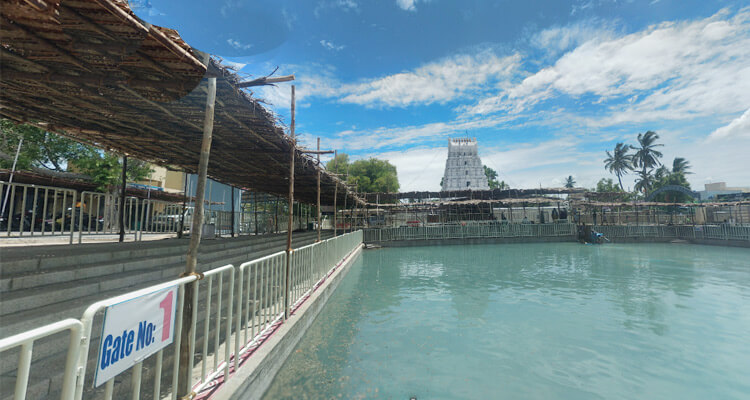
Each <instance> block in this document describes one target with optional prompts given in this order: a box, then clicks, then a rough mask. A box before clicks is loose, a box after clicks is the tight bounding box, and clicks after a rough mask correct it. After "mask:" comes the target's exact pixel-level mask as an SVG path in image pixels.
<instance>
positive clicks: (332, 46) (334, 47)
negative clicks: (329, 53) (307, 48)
mask: <svg viewBox="0 0 750 400" xmlns="http://www.w3.org/2000/svg"><path fill="white" fill-rule="evenodd" d="M320 45H321V46H323V47H324V48H326V49H327V50H333V51H340V50H344V48H345V47H346V46H343V45H341V46H338V45H336V44H334V43H333V42H331V41H328V40H325V39H324V40H321V41H320Z"/></svg>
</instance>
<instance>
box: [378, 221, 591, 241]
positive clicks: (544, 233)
mask: <svg viewBox="0 0 750 400" xmlns="http://www.w3.org/2000/svg"><path fill="white" fill-rule="evenodd" d="M575 234H576V226H575V224H570V223H559V224H511V223H466V224H442V225H434V226H415V227H409V226H402V227H398V228H382V229H365V231H364V239H365V242H383V241H393V240H430V239H470V238H519V237H557V236H572V235H575Z"/></svg>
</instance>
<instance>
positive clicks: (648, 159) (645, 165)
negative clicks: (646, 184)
mask: <svg viewBox="0 0 750 400" xmlns="http://www.w3.org/2000/svg"><path fill="white" fill-rule="evenodd" d="M656 139H659V135H658V134H657V133H656V132H654V131H648V132H646V133H639V134H638V144H639V145H640V147H634V146H630V147H631V148H632V149H633V150H635V154H633V166H634V167H638V168H641V172H642V175H643V174H645V173H646V170H648V169H651V168H654V167H657V166H659V165H661V162H660V161H659V158H661V156H662V154H661V152H660V151H657V150H656V149H655V148H656V147H660V146H663V144H657V143H656Z"/></svg>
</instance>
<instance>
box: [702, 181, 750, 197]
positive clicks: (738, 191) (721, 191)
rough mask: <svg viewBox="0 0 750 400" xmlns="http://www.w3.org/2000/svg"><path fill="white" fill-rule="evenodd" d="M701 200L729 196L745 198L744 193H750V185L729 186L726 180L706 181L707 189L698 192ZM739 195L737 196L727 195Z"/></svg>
mask: <svg viewBox="0 0 750 400" xmlns="http://www.w3.org/2000/svg"><path fill="white" fill-rule="evenodd" d="M698 193H699V194H700V196H701V200H704V201H705V200H720V198H719V196H721V198H723V199H725V200H726V199H729V198H743V197H744V196H743V195H742V194H743V193H750V187H728V186H727V183H726V182H714V183H706V184H705V190H701V191H699V192H698ZM727 195H737V196H727Z"/></svg>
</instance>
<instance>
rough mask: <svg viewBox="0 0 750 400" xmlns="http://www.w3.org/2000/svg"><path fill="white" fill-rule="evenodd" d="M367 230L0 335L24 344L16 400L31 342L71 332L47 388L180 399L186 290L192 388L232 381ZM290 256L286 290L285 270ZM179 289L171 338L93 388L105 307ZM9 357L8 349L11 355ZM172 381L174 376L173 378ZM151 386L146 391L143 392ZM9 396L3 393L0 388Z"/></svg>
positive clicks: (75, 395) (7, 346)
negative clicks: (61, 364)
mask: <svg viewBox="0 0 750 400" xmlns="http://www.w3.org/2000/svg"><path fill="white" fill-rule="evenodd" d="M362 239H363V233H362V231H356V232H353V233H349V234H346V235H342V236H338V237H334V238H331V239H328V240H324V241H321V242H318V243H315V244H311V245H308V246H304V247H302V248H299V249H296V250H294V251H293V252H291V254H290V255H287V253H286V252H279V253H276V254H272V255H270V256H266V257H263V258H260V259H257V260H253V261H249V262H246V263H243V264H242V265H240V267H239V268H235V267H234V266H233V265H231V264H228V265H225V266H223V267H220V268H216V269H213V270H210V271H208V272H206V273H205V274H204V276H203V279H201V280H198V277H197V276H194V275H193V276H188V277H184V278H180V279H175V280H172V281H169V282H165V283H162V284H159V285H155V286H151V287H149V288H145V289H141V290H138V291H134V292H130V293H126V294H123V295H120V296H116V297H113V298H110V299H107V300H102V301H99V302H96V303H94V304H92V305H91V306H89V307H88V308H87V309H86V311H85V312H84V314H83V316H82V318H81V320H80V321H79V320H75V319H68V320H64V321H60V322H58V323H54V324H50V325H47V326H44V327H41V328H38V329H34V330H31V331H27V332H24V333H21V334H18V335H15V336H12V337H9V338H5V339H2V340H0V353H4V352H6V351H8V350H14V349H17V348H18V347H21V352H20V355H19V361H18V367H17V374H16V376H17V378H16V382H15V392H14V399H16V400H23V399H25V398H26V387H27V384H28V377H29V370H30V368H33V364H32V357H31V356H32V348H33V343H34V341H37V340H40V339H45V338H49V337H50V336H52V335H55V334H58V333H59V332H61V331H64V330H69V331H70V340H69V344H68V347H67V352H68V353H67V358H66V360H67V361H66V363H65V371H64V375H63V379H62V387H61V388H57V389H55V388H50V392H51V393H57V392H59V393H60V398H61V399H64V400H69V399H76V400H80V399H83V398H104V399H107V400H109V399H112V398H114V397H117V398H125V397H127V398H132V399H139V398H152V399H176V398H177V392H176V390H174V389H175V388H176V386H177V377H178V371H179V370H180V357H179V354H178V349H179V348H180V346H181V330H182V322H183V305H184V301H185V291H186V290H192V294H193V296H192V302H193V303H192V329H191V332H192V333H191V335H190V337H189V340H190V344H191V348H192V349H193V354H191V355H190V356H189V358H188V363H189V365H188V370H189V371H191V372H192V374H191V376H192V378H191V382H190V384H191V387H192V388H193V391H194V392H200V391H201V390H202V389H204V388H206V387H208V386H209V385H211V384H212V382H215V381H216V380H217V379H220V378H222V377H223V379H224V380H225V381H226V380H227V379H229V378H231V375H230V373H231V371H232V370H236V369H237V367H238V366H239V361H240V359H241V358H243V357H246V356H247V354H248V352H250V351H251V350H252V349H254V348H255V347H257V346H258V345H259V344H260V343H262V341H263V340H264V339H265V338H266V337H267V335H268V333H269V329H271V328H272V327H273V326H274V325H275V324H278V323H280V322H281V321H282V320H283V317H284V307H285V304H289V305H291V308H292V310H294V309H296V307H297V306H298V305H299V304H300V303H301V302H302V301H303V300H304V299H305V298H306V297H307V296H308V295H310V293H312V292H313V291H314V290H315V289H316V288H317V287H318V286H319V285H321V284H322V283H323V282H324V281H325V279H326V278H327V277H328V276H329V274H331V273H332V272H333V271H334V270H335V268H336V267H337V266H338V265H340V264H341V263H342V262H344V260H345V259H346V257H348V255H350V254H351V253H352V252H353V251H354V250H356V249H357V248H358V247H359V246H360V245H361V243H362ZM287 257H290V259H289V263H290V279H289V287H285V286H286V284H285V282H286V281H285V268H286V262H287ZM175 286H176V287H178V288H179V289H178V294H177V306H176V315H175V325H174V342H173V343H172V344H170V345H169V346H167V347H165V348H163V349H162V350H160V351H158V352H157V353H155V354H153V355H151V356H149V357H147V358H146V359H143V360H140V361H138V362H137V363H136V364H135V365H134V366H133V367H130V368H129V369H128V370H126V371H125V372H122V373H120V374H119V375H117V376H116V377H113V378H111V379H109V380H108V381H107V382H106V383H104V385H103V386H104V387H103V389H101V388H99V389H94V388H92V387H91V382H92V379H93V377H94V376H93V373H92V371H90V370H89V371H88V372H87V367H91V366H92V365H93V364H92V363H95V362H96V361H97V360H96V354H95V352H92V351H91V349H98V348H99V346H98V343H99V340H101V338H99V337H97V330H96V329H94V328H95V326H97V325H99V324H101V323H102V319H103V316H104V312H103V311H104V310H106V308H107V307H109V306H112V305H115V304H120V303H123V302H126V301H128V300H132V299H135V298H138V297H140V296H143V295H146V294H150V293H154V292H157V291H160V290H163V289H166V288H171V287H175ZM6 354H7V353H6ZM170 378H171V379H170ZM145 387H148V388H149V389H144V388H145ZM0 395H2V396H5V393H0Z"/></svg>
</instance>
